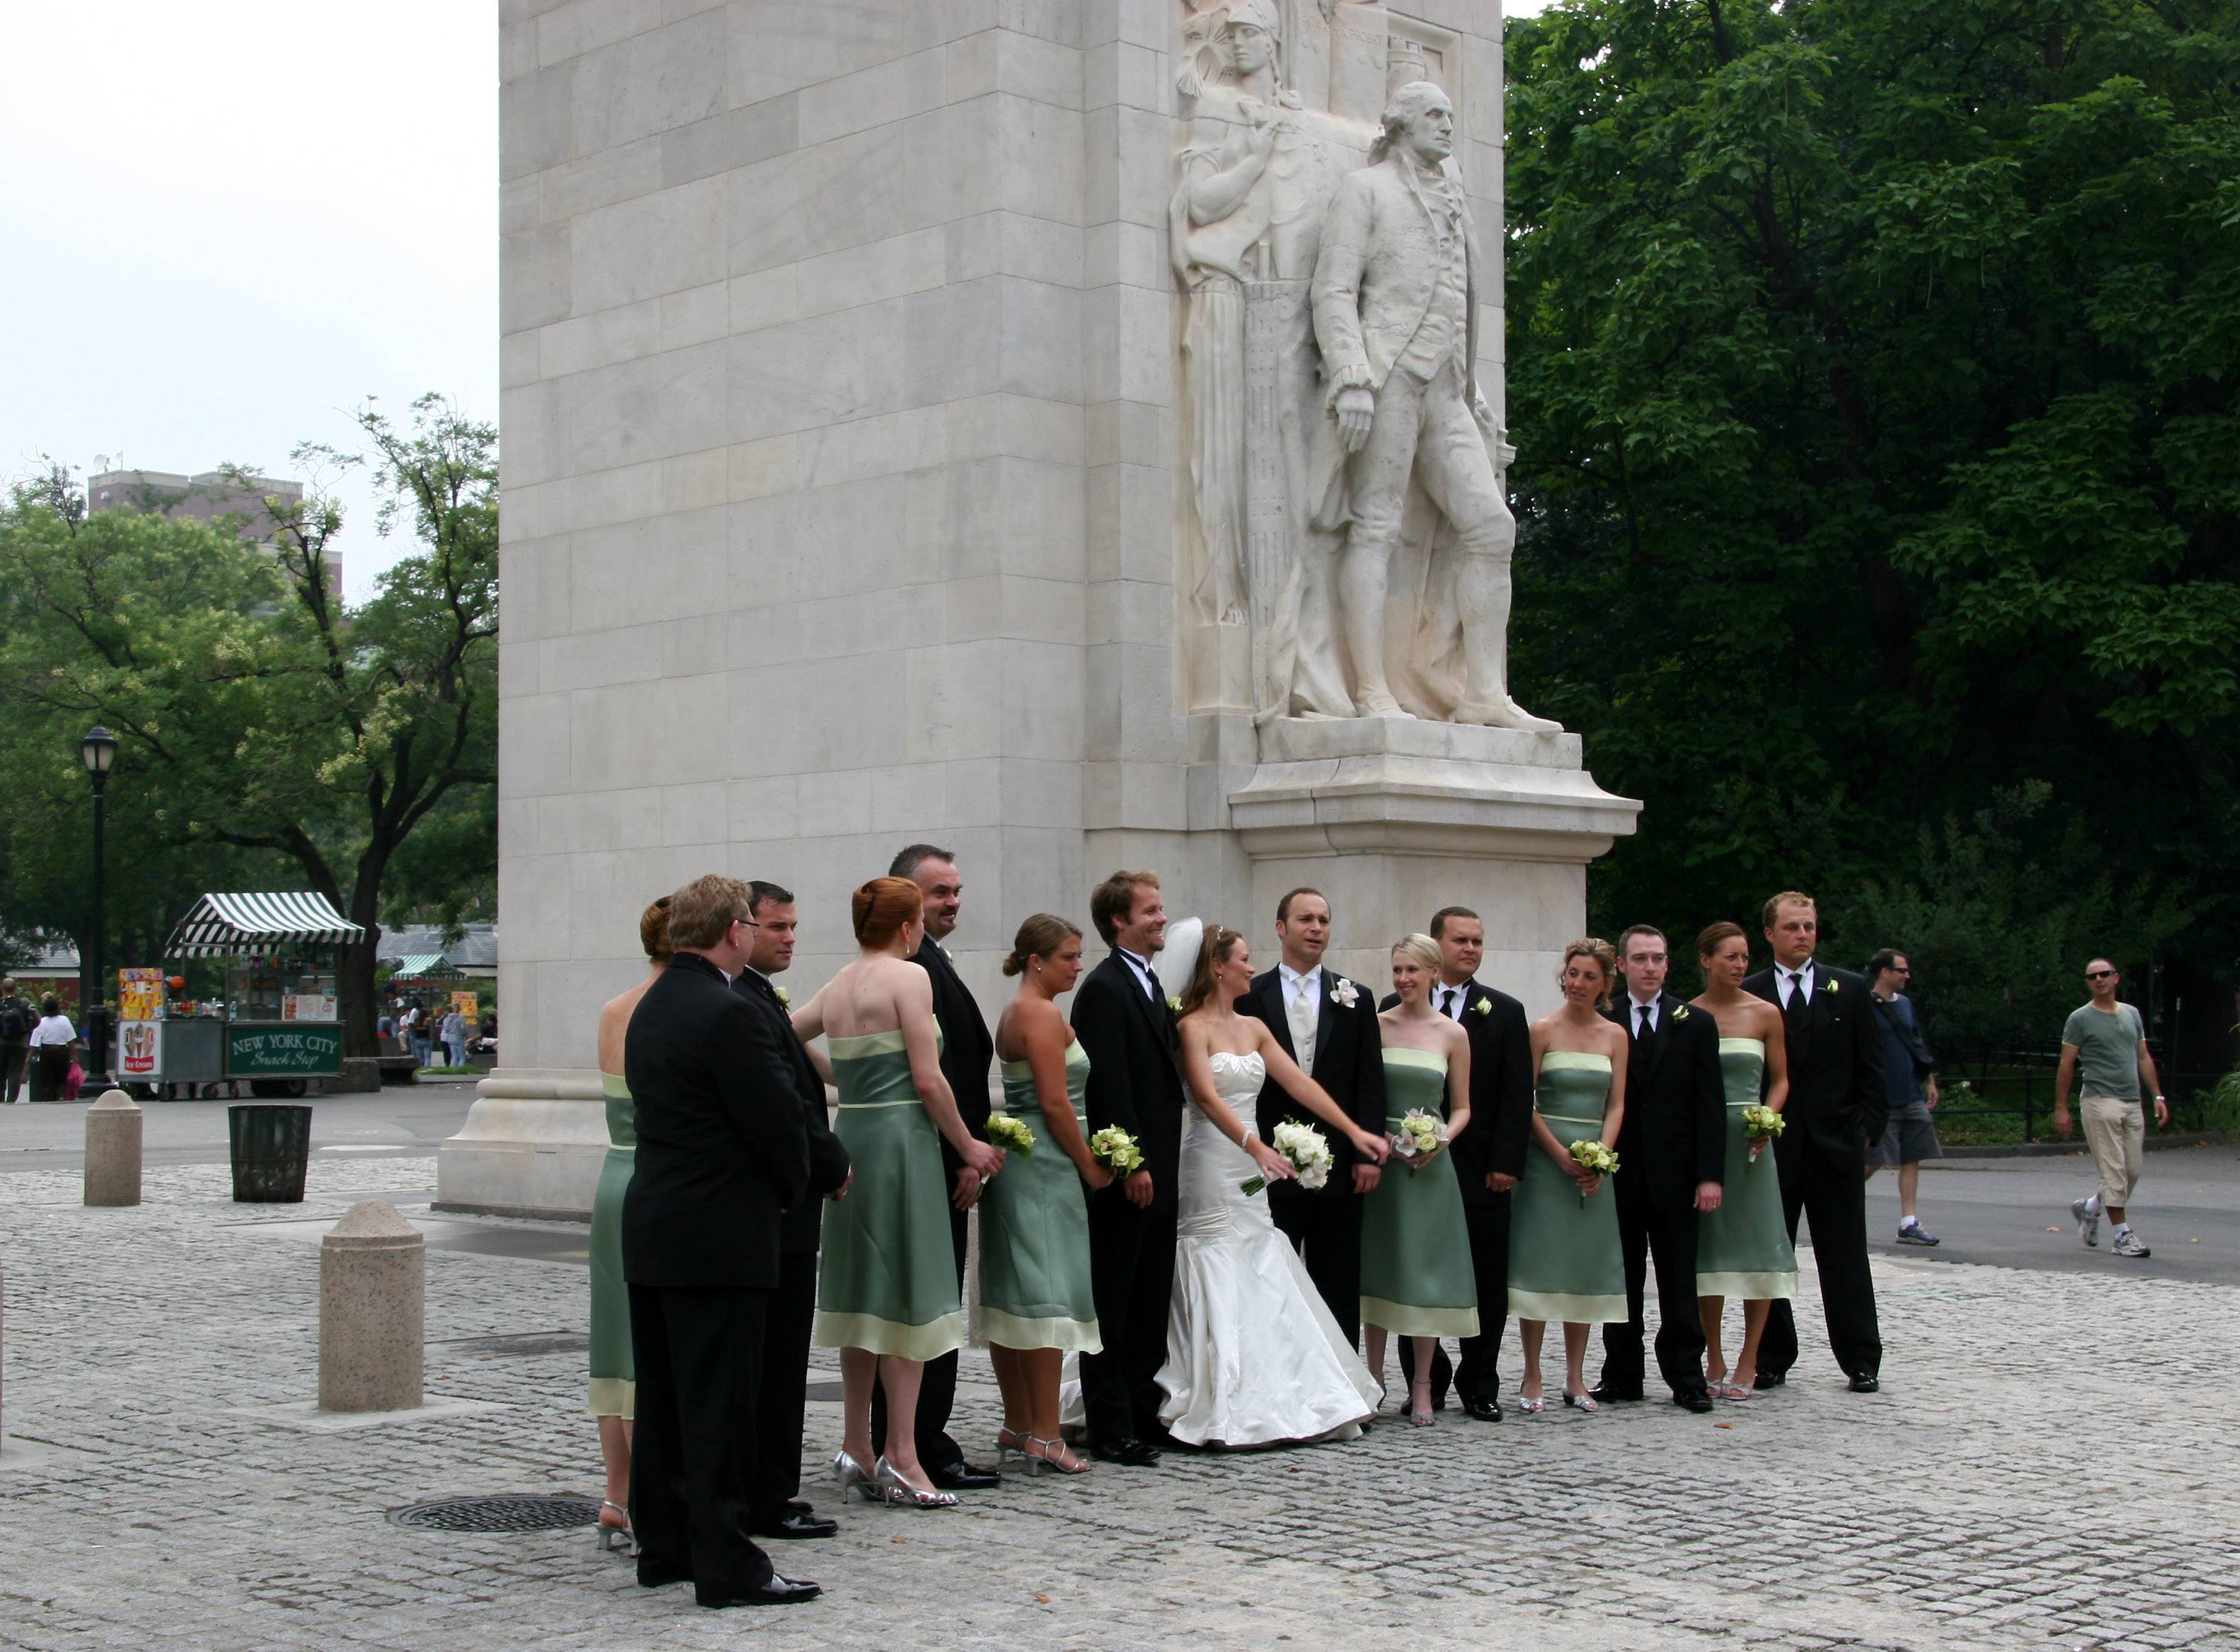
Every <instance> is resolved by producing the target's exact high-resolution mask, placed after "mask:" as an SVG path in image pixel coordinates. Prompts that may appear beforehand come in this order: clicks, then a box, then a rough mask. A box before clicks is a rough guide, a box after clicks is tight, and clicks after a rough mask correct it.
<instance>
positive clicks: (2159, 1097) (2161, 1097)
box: [2155, 1096, 2170, 1102]
mask: <svg viewBox="0 0 2240 1652" xmlns="http://www.w3.org/2000/svg"><path fill="white" fill-rule="evenodd" d="M2155 1099H2156V1100H2157V1101H2158V1102H2167V1101H2168V1100H2170V1097H2169V1096H2156V1097H2155Z"/></svg>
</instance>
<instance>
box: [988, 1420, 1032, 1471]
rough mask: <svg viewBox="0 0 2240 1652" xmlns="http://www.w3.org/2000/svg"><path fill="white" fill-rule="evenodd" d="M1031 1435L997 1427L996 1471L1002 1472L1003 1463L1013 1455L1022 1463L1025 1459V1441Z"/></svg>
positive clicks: (1030, 1437)
mask: <svg viewBox="0 0 2240 1652" xmlns="http://www.w3.org/2000/svg"><path fill="white" fill-rule="evenodd" d="M1007 1436H1008V1437H1007ZM1033 1437H1034V1436H1032V1435H1027V1434H1019V1433H1017V1432H1015V1431H1014V1430H1012V1429H997V1430H996V1472H997V1474H1001V1473H1003V1464H1004V1463H1005V1462H1008V1461H1009V1460H1010V1459H1011V1458H1013V1457H1017V1459H1018V1460H1019V1461H1020V1462H1022V1463H1024V1462H1026V1461H1027V1446H1026V1442H1028V1441H1029V1440H1030V1439H1032V1438H1033Z"/></svg>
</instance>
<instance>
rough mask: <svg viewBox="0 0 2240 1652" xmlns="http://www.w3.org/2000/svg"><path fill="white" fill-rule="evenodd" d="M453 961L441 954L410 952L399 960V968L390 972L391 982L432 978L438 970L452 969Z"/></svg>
mask: <svg viewBox="0 0 2240 1652" xmlns="http://www.w3.org/2000/svg"><path fill="white" fill-rule="evenodd" d="M450 964H451V961H450V959H449V958H447V957H445V956H443V954H442V953H440V952H408V953H406V954H405V955H404V956H403V957H402V958H400V959H398V960H397V968H395V969H392V970H390V972H389V978H390V980H391V981H402V980H403V979H404V978H405V977H406V976H431V975H434V974H435V973H436V972H437V970H438V969H449V968H450Z"/></svg>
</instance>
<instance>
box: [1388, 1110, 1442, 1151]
mask: <svg viewBox="0 0 2240 1652" xmlns="http://www.w3.org/2000/svg"><path fill="white" fill-rule="evenodd" d="M1446 1140H1447V1127H1446V1125H1445V1124H1444V1123H1443V1122H1441V1121H1440V1119H1439V1116H1438V1115H1437V1114H1436V1113H1427V1112H1425V1111H1424V1110H1423V1109H1422V1108H1420V1107H1417V1108H1411V1109H1410V1110H1409V1111H1407V1112H1406V1113H1403V1114H1402V1115H1401V1117H1400V1128H1399V1129H1398V1130H1397V1131H1396V1132H1395V1133H1394V1135H1393V1137H1392V1150H1393V1151H1394V1152H1395V1153H1397V1154H1398V1155H1399V1156H1401V1157H1402V1158H1403V1159H1423V1160H1427V1161H1428V1160H1429V1159H1430V1156H1432V1155H1433V1154H1434V1153H1437V1151H1438V1150H1439V1149H1440V1148H1442V1147H1443V1146H1444V1145H1445V1144H1446Z"/></svg>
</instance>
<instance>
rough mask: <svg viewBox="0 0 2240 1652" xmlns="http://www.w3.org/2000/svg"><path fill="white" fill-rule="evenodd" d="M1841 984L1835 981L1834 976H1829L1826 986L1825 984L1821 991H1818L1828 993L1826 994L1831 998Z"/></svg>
mask: <svg viewBox="0 0 2240 1652" xmlns="http://www.w3.org/2000/svg"><path fill="white" fill-rule="evenodd" d="M1842 985H1843V983H1842V982H1840V981H1838V980H1837V979H1836V977H1835V976H1829V977H1828V984H1827V985H1826V986H1824V987H1823V988H1821V989H1820V990H1821V991H1823V992H1824V993H1828V994H1830V996H1832V995H1833V994H1834V993H1835V990H1836V989H1837V988H1838V987H1840V986H1842Z"/></svg>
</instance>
